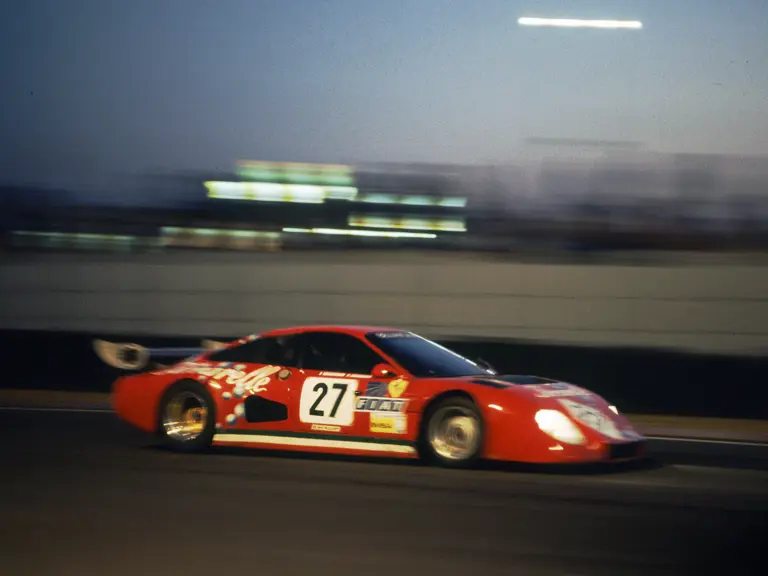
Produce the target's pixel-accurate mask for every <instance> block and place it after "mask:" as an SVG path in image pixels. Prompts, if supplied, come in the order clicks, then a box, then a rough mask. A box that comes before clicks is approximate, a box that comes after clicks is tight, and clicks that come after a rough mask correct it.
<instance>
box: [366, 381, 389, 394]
mask: <svg viewBox="0 0 768 576" xmlns="http://www.w3.org/2000/svg"><path fill="white" fill-rule="evenodd" d="M365 395H366V396H380V397H384V396H386V395H387V383H386V382H368V384H367V385H366V387H365Z"/></svg>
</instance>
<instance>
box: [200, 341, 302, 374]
mask: <svg viewBox="0 0 768 576" xmlns="http://www.w3.org/2000/svg"><path fill="white" fill-rule="evenodd" d="M208 359H209V360H211V361H212V362H242V363H243V364H276V365H279V366H289V367H292V368H293V367H296V365H297V361H296V359H297V354H296V338H295V337H294V336H277V337H270V338H258V339H257V340H254V341H252V342H246V343H245V344H241V345H240V346H235V347H234V348H226V349H224V350H218V351H216V352H214V353H213V354H210V355H209V356H208Z"/></svg>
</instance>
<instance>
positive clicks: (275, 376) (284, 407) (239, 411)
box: [208, 335, 303, 432]
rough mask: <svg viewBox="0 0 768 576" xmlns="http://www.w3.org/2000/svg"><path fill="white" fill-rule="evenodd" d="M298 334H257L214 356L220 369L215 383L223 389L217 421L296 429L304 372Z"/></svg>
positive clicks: (228, 426)
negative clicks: (297, 400) (298, 392)
mask: <svg viewBox="0 0 768 576" xmlns="http://www.w3.org/2000/svg"><path fill="white" fill-rule="evenodd" d="M297 344H298V340H297V338H296V335H286V336H274V337H266V338H257V339H255V340H252V341H250V342H245V343H244V344H241V345H239V346H235V347H232V348H227V349H224V350H219V351H217V352H214V353H213V354H211V355H210V356H209V357H208V358H209V360H211V361H212V362H216V363H218V366H219V368H220V371H219V372H217V373H216V375H215V376H213V377H212V378H211V382H210V386H211V387H212V388H214V389H216V386H218V389H216V392H217V393H218V394H217V395H218V418H217V423H218V424H219V425H220V426H221V428H222V429H223V430H224V431H226V430H233V429H236V430H238V431H254V432H257V431H290V430H293V429H294V426H295V421H296V414H295V411H294V410H292V409H291V407H292V406H293V405H294V404H295V402H293V393H294V386H295V385H296V383H297V382H299V383H300V382H301V381H302V380H303V379H302V378H300V377H299V374H300V372H299V369H298V357H299V356H298V348H297Z"/></svg>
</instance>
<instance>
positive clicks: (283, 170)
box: [235, 160, 355, 186]
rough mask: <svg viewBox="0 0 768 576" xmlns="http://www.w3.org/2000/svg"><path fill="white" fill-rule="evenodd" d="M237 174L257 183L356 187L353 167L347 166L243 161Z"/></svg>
mask: <svg viewBox="0 0 768 576" xmlns="http://www.w3.org/2000/svg"><path fill="white" fill-rule="evenodd" d="M235 172H236V174H237V175H238V176H239V177H240V178H242V179H244V180H251V181H255V182H274V183H283V184H312V185H316V186H354V185H355V176H354V169H353V168H352V166H347V165H345V164H302V163H296V162H259V161H250V160H243V161H240V162H238V163H237V165H236V167H235Z"/></svg>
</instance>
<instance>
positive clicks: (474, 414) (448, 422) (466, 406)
mask: <svg viewBox="0 0 768 576" xmlns="http://www.w3.org/2000/svg"><path fill="white" fill-rule="evenodd" d="M484 435H485V430H484V424H483V420H482V416H481V414H480V411H479V410H478V408H477V406H476V405H475V403H474V402H472V401H471V400H470V399H468V398H464V397H460V396H455V397H449V398H446V399H445V400H442V401H439V402H438V403H437V404H436V405H435V406H433V407H431V408H430V409H429V410H428V411H427V413H426V414H425V415H424V422H423V428H422V435H421V444H422V452H423V455H424V456H425V457H426V459H427V460H429V461H431V462H433V463H436V464H439V465H441V466H448V467H453V468H459V467H468V466H471V465H473V464H474V463H475V462H476V461H477V460H478V459H479V458H480V454H481V452H482V449H483V438H484Z"/></svg>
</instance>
